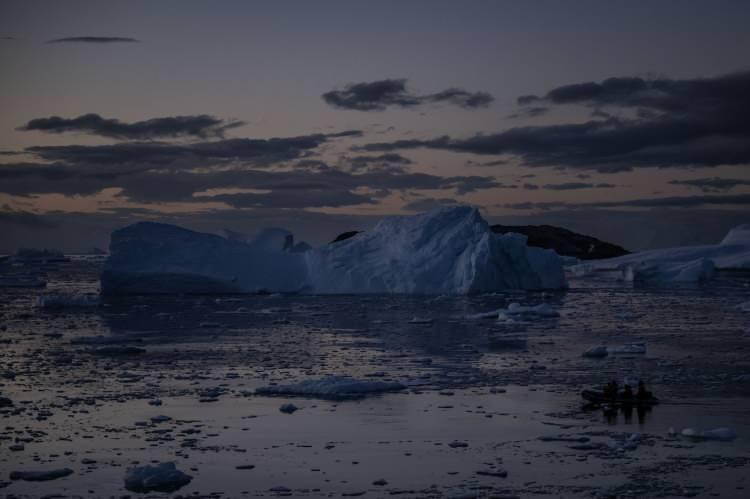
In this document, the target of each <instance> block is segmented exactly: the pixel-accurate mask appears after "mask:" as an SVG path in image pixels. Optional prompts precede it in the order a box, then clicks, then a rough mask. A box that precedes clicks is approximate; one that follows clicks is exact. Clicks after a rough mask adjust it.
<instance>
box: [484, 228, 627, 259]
mask: <svg viewBox="0 0 750 499" xmlns="http://www.w3.org/2000/svg"><path fill="white" fill-rule="evenodd" d="M492 231H493V232H495V233H496V234H505V233H506V232H515V233H518V234H523V235H524V236H526V237H527V238H528V241H527V244H528V245H529V246H537V247H539V248H545V249H553V250H555V251H556V252H557V254H558V255H562V256H574V257H576V258H579V259H581V260H600V259H603V258H615V257H618V256H623V255H627V254H629V253H630V252H629V251H627V250H626V249H625V248H622V247H621V246H617V245H616V244H612V243H608V242H606V241H600V240H599V239H597V238H595V237H591V236H586V235H583V234H578V233H577V232H573V231H572V230H568V229H563V228H562V227H555V226H553V225H499V224H498V225H493V226H492Z"/></svg>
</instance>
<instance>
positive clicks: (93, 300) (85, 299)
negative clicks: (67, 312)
mask: <svg viewBox="0 0 750 499" xmlns="http://www.w3.org/2000/svg"><path fill="white" fill-rule="evenodd" d="M35 305H36V306H37V307H38V308H88V307H98V306H99V305H101V299H100V298H99V295H97V294H94V293H49V294H44V295H40V296H37V297H36V302H35Z"/></svg>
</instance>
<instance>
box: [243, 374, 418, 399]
mask: <svg viewBox="0 0 750 499" xmlns="http://www.w3.org/2000/svg"><path fill="white" fill-rule="evenodd" d="M404 388H406V387H405V386H404V385H402V384H401V383H397V382H389V381H365V380H359V379H355V378H349V377H347V376H328V377H325V378H320V379H309V380H305V381H301V382H299V383H295V384H291V385H275V386H265V387H262V388H258V389H257V390H255V393H256V395H268V396H288V395H296V396H301V397H317V398H324V399H351V398H360V397H365V396H367V395H374V394H379V393H386V392H394V391H399V390H403V389H404Z"/></svg>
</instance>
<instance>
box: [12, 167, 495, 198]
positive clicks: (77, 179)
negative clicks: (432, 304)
mask: <svg viewBox="0 0 750 499" xmlns="http://www.w3.org/2000/svg"><path fill="white" fill-rule="evenodd" d="M497 187H502V184H500V183H498V182H497V181H496V180H495V179H494V178H492V177H484V176H453V177H440V176H437V175H430V174H426V173H412V172H406V171H387V170H383V171H377V170H376V171H366V172H364V173H354V172H351V171H344V170H339V169H336V168H332V167H329V168H327V169H303V168H295V169H293V170H291V171H289V170H270V169H262V170H259V169H248V168H238V167H232V168H219V169H206V168H204V169H201V170H194V169H179V168H172V169H155V170H149V169H146V168H140V169H130V168H127V167H112V168H106V169H102V168H100V167H99V166H97V165H96V164H93V165H92V164H89V163H85V164H79V165H70V164H66V163H55V164H34V163H17V164H6V165H0V192H3V193H7V194H12V195H16V196H33V195H39V194H50V193H60V194H65V195H90V194H94V193H97V192H99V191H101V190H102V189H105V188H120V189H122V192H121V196H123V197H124V198H128V199H130V200H132V201H136V202H144V203H163V202H187V203H191V202H192V203H195V202H205V201H210V200H212V199H213V200H220V201H223V202H226V203H228V204H231V205H235V206H256V207H257V206H261V205H262V206H265V207H273V208H280V207H282V206H281V205H285V206H286V207H302V205H303V204H305V205H306V206H307V207H320V206H343V205H350V204H363V203H367V202H371V201H372V199H374V198H380V197H383V196H385V195H388V194H389V193H390V192H392V191H407V190H453V191H454V192H456V193H457V194H465V193H469V192H474V191H478V190H483V189H491V188H497ZM222 188H234V189H253V190H258V191H269V192H268V193H264V192H261V193H259V194H257V195H256V194H254V193H252V195H244V194H237V195H236V196H240V197H236V198H235V199H232V198H231V197H232V196H235V194H222V197H215V198H208V197H204V196H194V194H196V193H201V192H203V191H207V190H209V189H222ZM363 189H365V190H367V192H374V193H375V194H361V193H360V192H361V191H362V190H363ZM355 191H357V192H355ZM276 195H278V196H280V199H279V200H278V201H276V200H274V199H273V197H274V196H276ZM243 196H244V197H243ZM293 196H297V201H296V202H295V201H294V200H292V199H291V197H293ZM316 196H317V197H319V198H320V199H318V200H316V199H315V197H316ZM321 203H323V204H321Z"/></svg>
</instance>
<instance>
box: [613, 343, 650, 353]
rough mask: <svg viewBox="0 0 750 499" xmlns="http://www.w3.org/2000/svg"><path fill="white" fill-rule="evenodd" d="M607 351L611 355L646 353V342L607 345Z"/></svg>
mask: <svg viewBox="0 0 750 499" xmlns="http://www.w3.org/2000/svg"><path fill="white" fill-rule="evenodd" d="M607 353H608V354H610V355H633V354H645V353H646V344H645V343H642V342H639V343H625V344H624V345H616V346H611V347H607Z"/></svg>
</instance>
